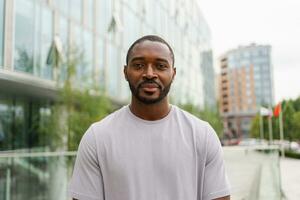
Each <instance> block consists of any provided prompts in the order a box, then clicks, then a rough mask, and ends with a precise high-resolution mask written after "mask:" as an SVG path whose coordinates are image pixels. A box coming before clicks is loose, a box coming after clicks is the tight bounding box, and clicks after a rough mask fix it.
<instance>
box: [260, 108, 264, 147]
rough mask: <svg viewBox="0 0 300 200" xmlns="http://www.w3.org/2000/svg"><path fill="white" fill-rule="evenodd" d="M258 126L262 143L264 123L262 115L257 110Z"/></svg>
mask: <svg viewBox="0 0 300 200" xmlns="http://www.w3.org/2000/svg"><path fill="white" fill-rule="evenodd" d="M259 128H260V131H259V132H260V140H261V143H262V140H263V139H264V123H263V117H262V114H261V113H260V112H259Z"/></svg>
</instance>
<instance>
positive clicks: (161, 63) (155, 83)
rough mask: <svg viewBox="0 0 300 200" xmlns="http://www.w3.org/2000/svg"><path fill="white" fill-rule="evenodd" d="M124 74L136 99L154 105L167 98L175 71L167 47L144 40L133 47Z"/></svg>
mask: <svg viewBox="0 0 300 200" xmlns="http://www.w3.org/2000/svg"><path fill="white" fill-rule="evenodd" d="M124 74H125V77H126V80H127V81H128V83H129V87H130V90H131V92H132V95H133V96H134V97H135V98H136V99H138V100H139V101H140V102H142V103H144V104H155V103H158V102H160V101H161V100H163V99H164V98H165V97H166V96H167V94H168V92H169V90H170V87H171V84H172V80H173V78H174V76H175V74H176V71H175V68H174V67H173V60H172V57H171V52H170V50H169V48H168V47H167V45H165V44H163V43H160V42H153V41H148V40H146V41H143V42H141V43H138V44H136V45H135V46H134V47H133V49H132V51H131V53H130V55H129V59H128V65H127V66H125V68H124Z"/></svg>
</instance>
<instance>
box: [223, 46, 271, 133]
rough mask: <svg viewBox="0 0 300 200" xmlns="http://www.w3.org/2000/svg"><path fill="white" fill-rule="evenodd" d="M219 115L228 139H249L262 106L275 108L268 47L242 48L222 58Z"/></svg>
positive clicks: (229, 52)
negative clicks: (252, 121) (252, 122)
mask: <svg viewBox="0 0 300 200" xmlns="http://www.w3.org/2000/svg"><path fill="white" fill-rule="evenodd" d="M220 67H221V74H220V76H219V101H220V112H221V114H222V117H223V120H224V121H223V122H224V131H225V134H226V135H227V136H228V137H248V136H249V130H250V125H251V120H252V119H253V117H254V116H255V115H256V114H257V112H258V110H259V108H260V106H264V107H272V105H273V104H274V92H273V68H272V63H271V47H270V46H269V45H256V44H251V45H249V46H241V47H238V48H237V49H233V50H230V51H228V52H227V53H225V54H224V55H222V56H221V57H220Z"/></svg>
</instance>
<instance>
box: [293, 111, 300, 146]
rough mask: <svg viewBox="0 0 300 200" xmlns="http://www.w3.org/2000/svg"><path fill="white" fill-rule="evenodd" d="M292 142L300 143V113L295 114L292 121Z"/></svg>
mask: <svg viewBox="0 0 300 200" xmlns="http://www.w3.org/2000/svg"><path fill="white" fill-rule="evenodd" d="M292 124H293V128H292V134H291V137H292V140H294V141H300V112H295V113H294V114H293V119H292Z"/></svg>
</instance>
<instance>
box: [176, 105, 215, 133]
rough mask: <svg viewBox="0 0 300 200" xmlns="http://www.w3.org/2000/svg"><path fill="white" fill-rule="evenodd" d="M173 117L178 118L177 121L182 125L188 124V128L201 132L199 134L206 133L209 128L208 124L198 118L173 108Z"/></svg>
mask: <svg viewBox="0 0 300 200" xmlns="http://www.w3.org/2000/svg"><path fill="white" fill-rule="evenodd" d="M174 110H175V112H174V113H175V115H176V116H177V117H178V119H179V120H180V121H182V122H184V123H187V124H189V125H190V126H193V127H194V128H196V129H197V130H199V129H200V130H201V132H203V131H206V129H208V128H209V127H210V125H209V123H208V122H206V121H204V120H202V119H199V118H198V117H196V116H194V115H192V114H191V113H189V112H187V111H185V110H183V109H181V108H179V107H177V106H174Z"/></svg>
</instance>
